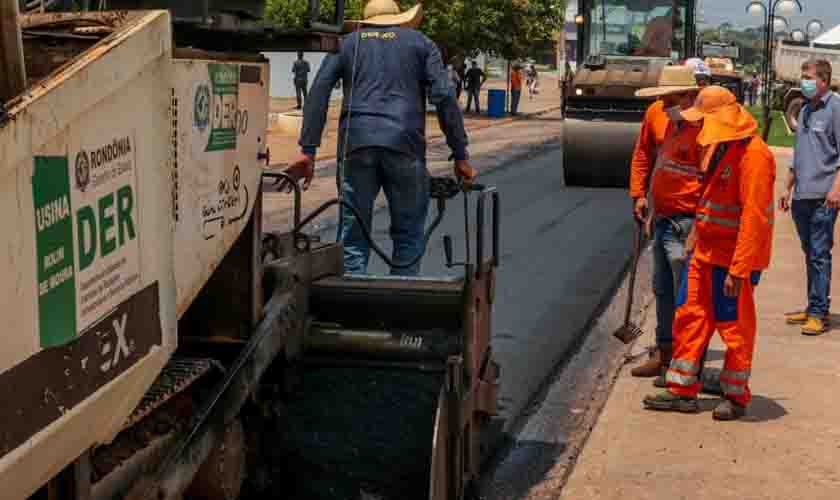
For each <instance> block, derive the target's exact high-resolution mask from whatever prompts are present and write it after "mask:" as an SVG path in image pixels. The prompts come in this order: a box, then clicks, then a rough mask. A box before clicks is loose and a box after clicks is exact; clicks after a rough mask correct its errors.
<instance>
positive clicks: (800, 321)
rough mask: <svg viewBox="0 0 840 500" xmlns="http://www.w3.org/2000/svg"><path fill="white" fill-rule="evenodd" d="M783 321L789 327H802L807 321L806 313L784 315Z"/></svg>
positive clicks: (798, 312)
mask: <svg viewBox="0 0 840 500" xmlns="http://www.w3.org/2000/svg"><path fill="white" fill-rule="evenodd" d="M785 321H786V322H787V323H788V324H789V325H804V324H805V323H806V322H807V321H808V313H807V312H805V311H794V312H789V313H785Z"/></svg>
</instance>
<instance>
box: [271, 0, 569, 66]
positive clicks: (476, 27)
mask: <svg viewBox="0 0 840 500" xmlns="http://www.w3.org/2000/svg"><path fill="white" fill-rule="evenodd" d="M398 3H400V4H401V5H402V6H403V7H404V8H405V7H410V6H411V5H414V4H415V3H416V2H415V1H414V0H401V1H400V2H398ZM321 4H322V5H321V17H322V20H324V21H327V20H329V19H331V17H332V13H333V12H334V8H335V4H334V2H330V1H329V0H325V1H322V2H321ZM307 5H308V2H306V1H305V0H267V5H266V18H267V19H268V20H270V21H272V22H275V23H278V24H279V25H282V26H289V27H292V26H302V25H303V23H304V21H305V19H306V17H307V9H308V7H307ZM565 5H566V1H565V0H426V1H424V2H423V12H424V16H423V23H422V24H421V25H420V30H421V31H423V32H424V33H425V34H426V35H428V36H429V38H431V39H432V40H434V41H435V43H437V44H438V46H439V47H440V49H441V51H442V52H443V54H444V57H445V58H446V59H447V60H450V59H452V58H453V57H469V56H474V55H475V54H476V53H477V52H486V53H489V54H492V55H496V56H500V57H505V58H508V59H516V58H521V57H524V56H526V55H528V51H529V50H530V48H531V47H532V46H533V44H534V43H535V42H541V41H546V40H551V39H552V35H553V33H554V32H555V31H556V30H559V29H562V28H563V14H564V13H565V9H566V7H565ZM363 6H364V0H347V6H346V12H345V17H346V18H347V19H359V18H361V15H362V8H363Z"/></svg>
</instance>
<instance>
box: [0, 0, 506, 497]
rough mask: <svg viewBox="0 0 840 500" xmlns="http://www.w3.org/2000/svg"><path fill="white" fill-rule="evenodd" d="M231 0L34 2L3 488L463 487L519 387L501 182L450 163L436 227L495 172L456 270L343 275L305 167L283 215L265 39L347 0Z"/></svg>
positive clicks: (424, 490) (16, 189)
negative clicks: (504, 265)
mask: <svg viewBox="0 0 840 500" xmlns="http://www.w3.org/2000/svg"><path fill="white" fill-rule="evenodd" d="M54 4H55V3H52V4H50V5H53V7H54V6H55V5H54ZM102 4H103V6H104V4H105V3H104V2H102ZM232 4H234V2H220V1H209V2H177V1H172V2H167V1H163V0H161V1H155V0H148V1H146V0H137V1H131V0H115V1H112V2H107V7H108V8H109V9H112V10H102V11H82V12H37V13H25V14H24V15H22V16H21V17H20V28H21V32H22V36H21V38H20V43H21V47H22V50H21V52H22V54H23V56H24V57H23V59H24V61H25V66H26V72H27V76H28V85H27V86H26V88H25V90H24V91H23V92H22V93H21V94H20V95H18V96H16V97H13V98H12V99H9V100H7V101H6V102H3V103H0V104H2V107H1V108H0V151H2V152H3V154H2V159H1V160H0V191H2V196H0V207H2V210H0V217H2V220H3V227H4V229H5V230H4V232H3V237H2V243H3V244H2V245H0V271H2V275H3V277H4V279H5V281H4V282H5V284H6V286H4V287H3V288H2V291H0V294H2V297H0V312H1V313H2V317H3V318H4V320H5V321H6V329H5V330H4V333H3V339H4V348H3V350H2V353H0V395H2V399H3V405H2V407H0V422H2V432H0V491H2V494H0V497H2V498H4V499H10V500H25V499H48V500H101V499H142V500H148V499H160V500H163V499H185V500H186V499H211V500H234V499H237V498H242V499H248V498H266V497H267V496H268V495H271V496H272V497H273V498H299V499H307V500H312V499H342V500H346V499H355V498H381V499H401V500H402V499H415V498H416V499H420V498H422V499H449V500H457V499H460V498H464V497H465V495H467V493H468V490H469V485H470V484H471V483H473V482H474V480H475V479H476V477H477V475H478V468H479V464H480V460H481V457H482V455H483V451H484V449H483V448H482V446H481V443H482V438H483V437H484V438H486V437H487V432H486V431H487V429H488V428H489V424H490V423H491V416H492V415H493V414H494V413H495V411H496V390H497V387H496V386H497V379H498V366H497V365H496V363H495V361H494V359H493V353H492V349H491V347H490V320H491V310H492V305H493V296H494V283H495V268H496V266H497V265H498V255H499V254H498V248H499V247H498V245H499V240H498V193H496V192H495V191H494V190H493V189H492V188H489V187H482V186H477V185H468V186H464V185H459V184H458V183H457V182H455V181H454V180H452V179H435V180H433V181H432V183H433V184H432V196H433V198H434V200H435V201H436V203H437V206H438V216H437V218H436V220H435V222H434V223H432V225H431V226H430V231H429V234H431V232H432V231H433V230H434V228H435V227H436V225H437V222H439V220H440V218H441V217H443V212H444V211H445V207H446V202H447V200H450V199H452V198H453V197H455V196H467V195H468V193H470V192H476V191H477V198H478V199H477V203H476V205H475V206H471V207H470V208H469V210H468V211H466V214H468V213H470V212H472V211H473V210H475V211H476V212H475V215H474V216H473V217H474V220H475V223H476V224H475V228H474V231H475V232H474V234H473V235H472V242H473V246H472V247H470V246H469V245H468V246H467V249H466V252H465V257H464V258H463V261H464V262H462V263H454V262H452V257H453V254H454V252H453V250H452V244H451V240H450V239H448V238H447V239H446V240H445V245H444V248H445V249H446V250H447V254H448V261H449V262H450V264H451V265H452V266H457V265H462V269H463V273H461V274H459V275H457V276H447V277H419V278H392V277H384V276H379V277H377V276H359V277H348V276H344V275H343V272H342V271H343V262H342V254H343V251H342V247H341V244H340V243H331V242H322V241H320V240H319V238H318V237H317V236H316V235H313V234H310V232H308V229H309V228H310V226H309V225H308V222H309V221H311V220H312V216H307V217H306V218H304V217H303V214H301V208H300V207H301V205H302V201H301V196H302V194H301V193H300V192H299V191H297V190H295V191H294V194H293V195H292V196H294V210H293V215H291V216H290V217H291V219H292V220H291V221H290V227H291V229H290V230H288V231H285V232H279V233H265V232H264V231H263V228H262V200H263V199H264V197H266V196H290V195H287V194H284V193H280V192H279V190H278V187H280V186H281V185H282V184H283V181H285V180H288V179H286V178H284V177H283V174H282V173H276V172H274V171H273V170H272V169H268V168H266V165H267V164H268V163H269V162H270V152H269V151H268V148H267V140H266V139H267V138H266V134H267V128H268V115H269V101H270V96H269V90H268V89H269V88H270V82H269V78H270V71H269V63H268V60H267V59H266V58H265V57H264V56H263V55H262V53H263V52H275V51H297V50H306V51H331V50H335V48H336V47H337V44H338V42H339V36H340V32H341V26H342V24H343V23H342V21H343V2H341V1H339V2H338V3H337V5H336V6H335V7H336V8H335V9H334V10H333V12H334V14H335V17H333V18H332V19H329V20H321V21H320V22H318V21H317V19H318V16H317V15H316V16H313V18H314V19H316V21H313V22H310V23H308V24H306V25H304V26H301V27H299V28H294V29H282V30H281V29H277V28H275V27H273V26H271V25H267V24H266V23H264V22H263V21H261V17H262V4H261V2H237V3H235V4H236V7H235V8H231V7H230V6H231V5H232ZM309 5H310V8H311V11H312V12H313V13H317V12H318V9H319V5H318V2H317V1H313V2H310V3H309ZM142 9H146V10H142ZM332 204H334V202H332ZM327 208H328V207H323V209H322V210H319V211H317V212H321V211H323V210H326V209H327ZM485 212H487V213H485ZM466 214H465V215H466ZM486 221H490V222H491V223H489V224H488V223H486ZM485 226H487V228H485ZM472 231H473V229H468V230H467V231H466V233H467V234H465V235H464V236H465V237H466V241H470V235H469V233H470V232H472ZM487 234H492V235H493V236H492V237H490V238H486V236H487ZM485 240H486V241H485Z"/></svg>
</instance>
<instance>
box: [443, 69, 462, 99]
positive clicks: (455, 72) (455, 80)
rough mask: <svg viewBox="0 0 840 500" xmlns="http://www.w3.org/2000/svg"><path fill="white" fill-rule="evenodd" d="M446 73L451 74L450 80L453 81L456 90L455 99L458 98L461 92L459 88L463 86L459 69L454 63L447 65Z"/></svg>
mask: <svg viewBox="0 0 840 500" xmlns="http://www.w3.org/2000/svg"><path fill="white" fill-rule="evenodd" d="M446 74H447V76H449V81H450V83H452V88H453V89H454V90H455V99H456V100H457V99H458V97H459V96H460V94H461V91H460V90H459V89H460V88H461V77H460V76H458V70H457V69H455V65H454V64H450V65H449V66H447V67H446Z"/></svg>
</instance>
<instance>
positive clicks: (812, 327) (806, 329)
mask: <svg viewBox="0 0 840 500" xmlns="http://www.w3.org/2000/svg"><path fill="white" fill-rule="evenodd" d="M825 331H826V321H825V320H824V319H822V318H816V317H814V316H808V321H806V322H805V324H804V325H802V335H810V336H817V335H822V334H823V333H825Z"/></svg>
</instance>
